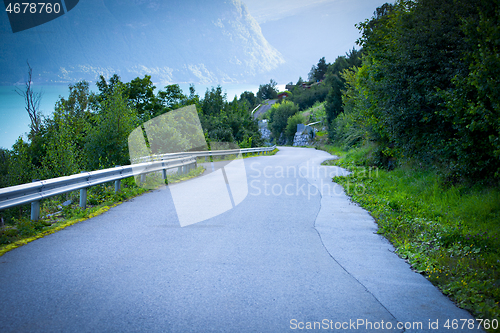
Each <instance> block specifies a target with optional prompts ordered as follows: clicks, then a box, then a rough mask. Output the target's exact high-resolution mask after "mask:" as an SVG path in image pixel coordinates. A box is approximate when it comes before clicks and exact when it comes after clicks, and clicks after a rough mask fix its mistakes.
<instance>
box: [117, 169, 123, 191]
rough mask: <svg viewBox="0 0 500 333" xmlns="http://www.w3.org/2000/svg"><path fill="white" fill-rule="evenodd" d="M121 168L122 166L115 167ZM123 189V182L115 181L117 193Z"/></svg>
mask: <svg viewBox="0 0 500 333" xmlns="http://www.w3.org/2000/svg"><path fill="white" fill-rule="evenodd" d="M119 166H120V165H115V167H119ZM121 188H122V181H121V179H117V180H115V193H118V192H120V190H121Z"/></svg>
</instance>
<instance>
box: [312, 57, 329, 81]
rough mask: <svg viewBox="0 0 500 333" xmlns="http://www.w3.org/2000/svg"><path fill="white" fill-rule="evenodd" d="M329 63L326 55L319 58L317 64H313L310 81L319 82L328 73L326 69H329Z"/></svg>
mask: <svg viewBox="0 0 500 333" xmlns="http://www.w3.org/2000/svg"><path fill="white" fill-rule="evenodd" d="M328 66H329V65H328V64H327V63H326V61H325V57H323V58H321V59H319V61H318V64H317V65H316V66H314V65H313V66H312V68H311V71H310V72H309V75H308V79H309V81H314V82H319V81H321V80H323V78H324V77H325V75H326V71H327V70H328Z"/></svg>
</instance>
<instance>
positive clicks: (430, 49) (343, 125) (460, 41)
mask: <svg viewBox="0 0 500 333" xmlns="http://www.w3.org/2000/svg"><path fill="white" fill-rule="evenodd" d="M492 8H493V9H494V10H491V9H492ZM498 8H499V6H498V2H497V1H494V0H474V1H464V0H446V1H437V0H419V1H404V0H401V1H396V2H395V3H394V4H393V5H389V4H385V5H383V6H382V7H380V8H377V11H376V12H375V15H374V17H373V18H372V19H371V20H366V21H365V22H362V23H360V24H359V25H358V28H359V29H360V31H361V33H362V37H361V38H360V40H359V41H358V42H359V44H360V45H361V46H362V47H363V60H362V65H361V68H360V69H359V70H357V71H356V74H355V76H354V77H352V76H349V74H346V73H345V71H344V72H343V73H344V74H342V75H340V77H339V76H337V77H335V76H331V80H332V82H333V84H334V85H335V86H336V88H335V90H334V91H333V90H332V91H331V92H330V94H329V96H328V98H327V108H326V109H327V116H328V117H329V124H330V129H329V130H330V134H331V139H332V140H340V141H342V140H343V141H344V142H343V143H342V144H347V146H349V145H351V143H350V142H348V141H352V140H350V139H348V138H347V137H348V136H349V135H347V133H349V132H350V131H351V132H352V131H354V132H355V137H357V138H358V139H357V140H356V142H361V141H363V140H365V141H366V140H376V141H377V142H378V143H379V144H380V145H381V150H382V151H386V152H388V151H389V150H390V151H391V156H390V158H403V157H408V156H411V157H414V158H417V159H419V160H421V161H423V162H425V163H432V164H435V165H442V166H447V167H448V171H447V177H448V178H449V179H454V180H455V181H457V180H460V179H476V180H477V179H485V178H486V179H492V178H493V176H494V175H495V174H496V175H497V176H498V175H499V170H500V160H499V158H498V157H499V156H500V155H499V153H500V150H499V147H500V146H499V142H500V141H499V133H500V126H499V122H498V119H500V117H499V116H498V114H499V109H498V105H499V103H498V100H499V95H498V91H499V90H498V82H497V80H495V79H493V78H495V77H496V75H497V74H498V73H497V71H498V69H499V68H500V66H499V64H500V59H498V40H499V39H498V34H499V30H498V29H497V28H496V27H497V26H498V24H497V23H498ZM495 73H496V74H495ZM327 77H328V76H327ZM346 78H349V79H350V82H349V83H348V89H347V90H345V91H344V92H343V98H342V100H340V99H339V96H340V95H339V94H338V88H337V86H342V84H341V83H342V81H343V80H345V79H346ZM344 82H345V81H344ZM341 102H342V103H341ZM346 110H349V112H345V111H346ZM342 112H344V113H345V114H344V115H342V116H339V115H340V114H341V113H342ZM336 118H338V119H336ZM333 119H335V121H333ZM363 119H364V120H363ZM361 139H363V140H361Z"/></svg>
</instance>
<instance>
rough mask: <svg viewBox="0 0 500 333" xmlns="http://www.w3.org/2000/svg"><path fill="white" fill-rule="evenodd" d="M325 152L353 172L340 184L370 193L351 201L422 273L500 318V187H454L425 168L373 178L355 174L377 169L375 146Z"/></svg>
mask: <svg viewBox="0 0 500 333" xmlns="http://www.w3.org/2000/svg"><path fill="white" fill-rule="evenodd" d="M325 150H327V151H331V152H333V153H335V154H337V155H341V156H342V158H341V159H340V160H337V161H333V162H329V163H331V164H336V165H340V166H342V167H346V168H348V169H350V170H351V171H354V172H353V173H352V174H351V175H349V176H346V177H335V178H334V179H333V180H334V181H335V182H336V183H339V184H341V185H344V188H346V189H347V186H346V185H347V184H348V183H350V184H351V185H352V184H354V185H360V186H362V187H363V189H364V190H363V191H359V190H358V191H352V190H351V191H350V193H347V194H348V195H350V196H351V197H352V198H353V200H354V201H356V202H358V203H359V204H361V206H362V207H363V208H365V209H367V210H368V211H369V212H370V213H371V214H372V216H373V217H374V218H375V219H376V220H377V223H378V225H379V230H378V232H379V233H380V234H383V235H384V236H385V237H386V238H387V239H388V240H389V241H391V243H392V244H393V245H394V246H395V247H396V249H397V253H398V254H399V255H400V256H401V257H402V258H404V259H406V260H407V261H408V262H409V263H410V264H411V265H412V267H413V269H414V270H415V271H417V272H419V273H421V274H423V275H424V276H426V277H427V278H428V279H429V280H430V281H431V282H432V283H433V284H435V285H436V286H438V287H439V288H440V289H441V290H442V292H443V293H444V294H446V295H448V296H449V297H450V298H451V299H453V300H454V301H455V302H456V303H457V304H458V305H459V306H460V307H462V308H464V309H467V310H469V311H471V312H472V313H473V314H474V315H475V316H476V317H477V318H482V319H498V318H499V317H500V307H499V302H500V240H499V236H500V190H499V189H498V188H497V187H484V186H472V187H471V186H467V185H464V184H455V185H450V184H449V183H446V181H444V180H442V179H441V178H440V176H439V172H437V171H435V170H426V169H424V168H422V167H421V166H419V167H418V168H415V166H411V167H410V166H400V167H398V168H396V169H395V170H393V171H387V170H378V173H377V174H375V173H372V174H371V175H370V176H369V175H368V174H367V173H364V174H363V173H360V172H356V170H358V168H359V166H360V165H361V166H366V165H367V164H370V147H363V148H358V149H356V150H354V151H349V152H338V148H335V147H326V148H325ZM373 164H375V163H373ZM350 188H351V189H353V188H354V186H351V187H350ZM357 188H358V189H359V186H358V187H357Z"/></svg>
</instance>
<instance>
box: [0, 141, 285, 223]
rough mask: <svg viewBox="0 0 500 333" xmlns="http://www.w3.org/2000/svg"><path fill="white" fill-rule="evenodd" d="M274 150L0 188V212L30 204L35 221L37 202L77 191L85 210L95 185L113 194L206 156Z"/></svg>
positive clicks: (185, 157)
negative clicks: (135, 180) (125, 184)
mask: <svg viewBox="0 0 500 333" xmlns="http://www.w3.org/2000/svg"><path fill="white" fill-rule="evenodd" d="M275 148H276V146H273V147H265V148H245V149H230V150H216V151H196V152H181V153H172V154H163V155H152V156H147V157H143V158H141V161H140V162H141V163H137V164H132V165H125V166H118V167H115V168H109V169H103V170H97V171H91V172H82V173H79V174H75V175H71V176H65V177H58V178H51V179H46V180H36V181H33V182H32V183H29V184H22V185H16V186H10V187H5V188H0V210H3V209H7V208H12V207H15V206H19V205H24V204H28V203H31V219H32V220H38V219H39V218H40V200H42V199H46V198H50V197H53V196H55V195H59V194H64V193H68V192H72V191H76V190H80V207H82V208H85V207H86V204H87V188H89V187H92V186H95V185H99V184H103V183H109V182H112V181H114V182H115V192H118V191H120V187H121V183H120V181H121V180H122V179H125V178H128V177H132V176H138V175H141V182H144V181H145V179H144V176H145V175H146V174H148V173H152V172H157V171H162V176H163V179H166V178H167V172H166V170H168V169H174V168H178V171H177V172H178V173H179V174H183V173H187V172H189V170H190V169H191V168H196V165H197V157H205V160H206V159H207V158H208V157H209V156H221V155H232V154H239V153H242V154H244V153H255V152H265V151H272V150H274V149H275ZM142 159H144V161H142ZM134 162H135V161H134Z"/></svg>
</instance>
